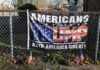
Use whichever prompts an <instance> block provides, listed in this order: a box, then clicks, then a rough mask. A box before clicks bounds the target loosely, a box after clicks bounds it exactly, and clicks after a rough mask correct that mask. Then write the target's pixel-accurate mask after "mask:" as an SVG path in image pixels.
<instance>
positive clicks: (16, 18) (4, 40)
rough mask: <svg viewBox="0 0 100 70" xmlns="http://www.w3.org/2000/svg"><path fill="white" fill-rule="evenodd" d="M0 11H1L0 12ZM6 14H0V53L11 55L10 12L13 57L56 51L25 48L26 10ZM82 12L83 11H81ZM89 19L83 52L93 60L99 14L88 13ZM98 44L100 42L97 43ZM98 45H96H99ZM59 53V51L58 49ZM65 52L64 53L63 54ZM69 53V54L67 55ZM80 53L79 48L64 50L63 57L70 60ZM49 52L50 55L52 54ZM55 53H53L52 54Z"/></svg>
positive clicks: (99, 56) (99, 52)
mask: <svg viewBox="0 0 100 70" xmlns="http://www.w3.org/2000/svg"><path fill="white" fill-rule="evenodd" d="M0 13H2V12H0ZM6 13H7V14H3V15H0V52H1V54H3V53H8V54H10V55H11V43H10V41H11V40H10V14H9V13H11V14H12V26H13V29H12V30H13V45H14V50H13V53H14V57H15V58H16V57H17V56H18V55H21V56H27V55H29V53H30V51H32V52H33V55H34V56H37V55H39V56H41V57H42V55H44V57H43V58H44V59H45V56H46V55H47V54H46V53H48V52H49V53H50V54H51V52H52V54H53V53H55V52H57V51H55V52H54V51H47V50H46V51H45V50H42V53H41V50H34V49H30V50H27V15H26V13H27V12H26V11H20V12H6ZM83 14H84V13H83ZM89 15H90V19H89V23H88V26H89V32H88V39H87V48H86V49H83V50H82V51H83V54H84V56H85V57H87V56H88V57H89V58H90V59H91V60H93V61H94V60H95V55H96V54H95V53H96V46H97V38H98V36H97V34H98V32H97V31H98V24H99V23H100V22H99V21H98V20H99V19H100V18H99V16H100V14H98V13H89ZM99 46H100V43H99ZM99 46H98V47H99ZM58 53H59V51H58ZM65 53H66V54H65ZM69 53H70V54H71V55H69ZM78 53H80V50H67V51H65V50H64V54H65V55H64V57H65V59H70V57H73V58H72V60H73V59H74V56H73V54H74V55H77V54H78ZM52 54H51V55H52ZM53 55H55V54H53ZM97 56H98V58H97V59H98V60H100V47H99V49H98V55H97Z"/></svg>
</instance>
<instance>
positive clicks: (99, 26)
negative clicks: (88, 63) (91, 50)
mask: <svg viewBox="0 0 100 70" xmlns="http://www.w3.org/2000/svg"><path fill="white" fill-rule="evenodd" d="M99 35H100V15H99V18H98V33H97V42H96V52H95V62H96V61H97V58H98V49H99Z"/></svg>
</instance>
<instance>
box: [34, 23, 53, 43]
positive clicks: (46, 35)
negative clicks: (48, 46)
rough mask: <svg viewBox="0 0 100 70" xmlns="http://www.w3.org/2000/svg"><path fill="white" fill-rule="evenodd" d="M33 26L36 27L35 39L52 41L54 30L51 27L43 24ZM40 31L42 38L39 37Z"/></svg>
mask: <svg viewBox="0 0 100 70" xmlns="http://www.w3.org/2000/svg"><path fill="white" fill-rule="evenodd" d="M33 27H34V38H35V40H37V41H39V40H40V41H48V42H52V30H51V29H49V28H47V27H46V26H43V25H38V26H36V25H33ZM39 32H40V33H41V39H39V37H40V35H39Z"/></svg>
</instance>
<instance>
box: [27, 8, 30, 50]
mask: <svg viewBox="0 0 100 70" xmlns="http://www.w3.org/2000/svg"><path fill="white" fill-rule="evenodd" d="M29 46H30V23H29V10H28V9H27V49H29Z"/></svg>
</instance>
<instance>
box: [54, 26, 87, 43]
mask: <svg viewBox="0 0 100 70" xmlns="http://www.w3.org/2000/svg"><path fill="white" fill-rule="evenodd" d="M87 29H88V28H87V27H86V26H84V25H82V26H80V27H78V28H76V27H73V28H72V29H70V28H69V27H59V30H58V28H57V27H53V41H54V42H68V40H69V38H68V37H73V40H72V41H80V40H81V39H80V37H78V36H86V35H87ZM82 30H84V31H82ZM58 31H59V32H58ZM58 34H59V36H58ZM76 36H77V38H76Z"/></svg>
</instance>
